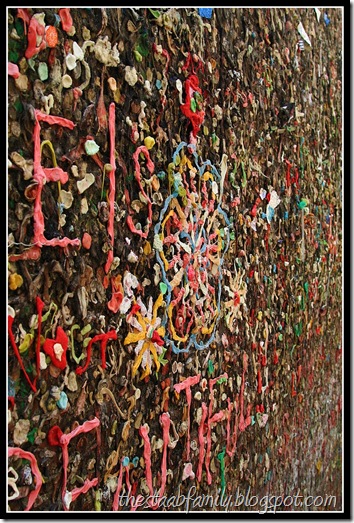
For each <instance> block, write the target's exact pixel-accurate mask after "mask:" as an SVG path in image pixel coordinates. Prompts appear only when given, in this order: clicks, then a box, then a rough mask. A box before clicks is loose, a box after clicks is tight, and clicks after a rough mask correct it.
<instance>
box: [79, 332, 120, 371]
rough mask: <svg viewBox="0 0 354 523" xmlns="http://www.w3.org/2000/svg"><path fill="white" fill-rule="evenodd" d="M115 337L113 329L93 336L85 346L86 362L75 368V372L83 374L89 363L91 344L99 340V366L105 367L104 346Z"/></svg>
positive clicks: (115, 333)
mask: <svg viewBox="0 0 354 523" xmlns="http://www.w3.org/2000/svg"><path fill="white" fill-rule="evenodd" d="M116 339H117V331H115V330H110V331H108V332H106V333H105V334H97V336H94V337H93V338H92V339H91V340H90V342H89V344H88V346H87V355H86V363H85V365H84V366H83V367H78V368H77V369H76V371H75V372H76V374H78V375H81V374H83V373H84V372H85V371H86V370H87V369H88V366H89V364H90V360H91V352H92V345H93V344H94V343H95V342H96V341H100V342H101V360H102V364H101V367H102V369H105V368H106V346H107V342H108V340H116Z"/></svg>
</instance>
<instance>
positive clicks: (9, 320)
mask: <svg viewBox="0 0 354 523" xmlns="http://www.w3.org/2000/svg"><path fill="white" fill-rule="evenodd" d="M7 319H8V331H9V338H10V342H11V345H12V348H13V350H14V353H15V355H16V358H17V359H18V362H19V364H20V367H21V370H22V372H23V373H24V375H25V378H26V380H27V382H28V384H29V386H30V387H31V389H32V390H33V392H37V387H36V379H35V380H34V382H33V383H32V381H31V380H30V378H29V376H28V374H27V372H26V369H25V366H24V364H23V361H22V358H21V354H20V351H19V350H18V348H17V345H16V341H15V336H14V335H13V332H12V325H13V322H14V318H13V317H12V316H8V318H7Z"/></svg>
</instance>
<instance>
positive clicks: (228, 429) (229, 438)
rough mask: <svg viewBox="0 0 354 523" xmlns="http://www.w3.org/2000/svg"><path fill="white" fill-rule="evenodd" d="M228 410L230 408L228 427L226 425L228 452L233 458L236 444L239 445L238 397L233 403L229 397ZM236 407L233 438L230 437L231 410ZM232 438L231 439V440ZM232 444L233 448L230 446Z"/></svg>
mask: <svg viewBox="0 0 354 523" xmlns="http://www.w3.org/2000/svg"><path fill="white" fill-rule="evenodd" d="M227 403H228V406H227V410H228V417H227V427H226V434H227V440H226V441H227V442H226V452H227V454H228V455H229V456H230V458H232V457H233V456H234V454H235V452H236V446H237V431H238V416H237V414H238V397H237V396H236V399H235V402H234V403H231V400H230V398H227ZM233 406H234V408H235V424H234V433H233V435H232V438H231V437H230V432H231V412H232V408H233ZM230 440H231V441H230ZM231 445H232V448H230V447H231Z"/></svg>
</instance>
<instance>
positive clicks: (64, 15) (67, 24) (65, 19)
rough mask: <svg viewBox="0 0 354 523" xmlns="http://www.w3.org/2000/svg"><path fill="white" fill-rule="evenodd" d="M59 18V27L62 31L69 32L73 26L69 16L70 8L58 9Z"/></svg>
mask: <svg viewBox="0 0 354 523" xmlns="http://www.w3.org/2000/svg"><path fill="white" fill-rule="evenodd" d="M59 16H60V20H61V26H62V28H63V31H66V32H68V31H70V29H71V28H72V26H73V19H72V18H71V14H70V7H65V8H62V9H59Z"/></svg>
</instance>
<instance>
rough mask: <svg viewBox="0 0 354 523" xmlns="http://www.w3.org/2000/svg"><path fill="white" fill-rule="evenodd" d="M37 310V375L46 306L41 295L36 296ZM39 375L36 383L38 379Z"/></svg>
mask: <svg viewBox="0 0 354 523" xmlns="http://www.w3.org/2000/svg"><path fill="white" fill-rule="evenodd" d="M36 305H37V312H38V332H37V345H36V364H37V377H38V376H39V374H40V372H41V369H40V361H41V358H40V350H41V330H42V312H43V308H44V302H43V301H42V300H41V298H40V297H39V296H37V298H36ZM37 377H36V380H35V383H36V381H37Z"/></svg>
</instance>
